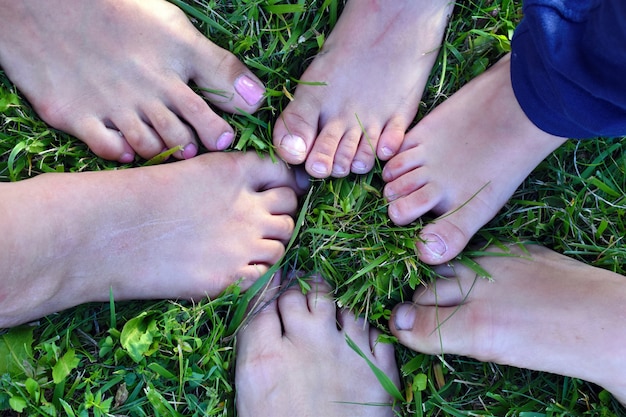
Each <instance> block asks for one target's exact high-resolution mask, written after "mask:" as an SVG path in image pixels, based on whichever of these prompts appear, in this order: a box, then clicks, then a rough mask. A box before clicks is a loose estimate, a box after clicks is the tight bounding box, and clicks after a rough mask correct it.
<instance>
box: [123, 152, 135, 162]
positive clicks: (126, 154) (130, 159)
mask: <svg viewBox="0 0 626 417" xmlns="http://www.w3.org/2000/svg"><path fill="white" fill-rule="evenodd" d="M134 159H135V156H134V155H133V154H132V153H129V152H124V153H123V154H122V156H120V159H119V161H120V162H121V163H122V164H128V163H130V162H133V160H134Z"/></svg>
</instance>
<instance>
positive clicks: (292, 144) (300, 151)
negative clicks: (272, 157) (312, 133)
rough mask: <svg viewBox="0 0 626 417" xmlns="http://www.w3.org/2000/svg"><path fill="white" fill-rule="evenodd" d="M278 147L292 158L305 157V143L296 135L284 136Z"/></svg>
mask: <svg viewBox="0 0 626 417" xmlns="http://www.w3.org/2000/svg"><path fill="white" fill-rule="evenodd" d="M280 147H281V148H282V149H283V150H285V151H287V152H289V153H290V154H291V155H293V156H300V157H304V156H306V143H304V139H302V138H301V137H300V136H296V135H285V136H283V139H282V140H281V141H280Z"/></svg>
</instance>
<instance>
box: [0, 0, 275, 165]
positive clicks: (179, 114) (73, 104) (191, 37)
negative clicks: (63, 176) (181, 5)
mask: <svg viewBox="0 0 626 417" xmlns="http://www.w3.org/2000/svg"><path fill="white" fill-rule="evenodd" d="M0 21H2V27H3V35H2V37H1V39H0V65H1V66H2V68H3V69H4V71H5V72H6V74H7V76H8V77H9V78H10V79H11V81H12V82H14V83H15V85H16V86H17V87H18V88H19V89H20V91H21V92H22V93H23V94H24V95H25V96H26V97H27V99H28V100H29V101H30V103H31V104H32V106H33V107H34V109H35V110H36V111H37V113H38V114H39V115H40V116H41V117H42V118H43V119H44V120H45V121H46V122H47V123H48V124H50V125H51V126H53V127H55V128H57V129H60V130H63V131H65V132H67V133H69V134H71V135H74V136H76V137H77V138H79V139H81V140H82V141H84V142H85V143H86V144H87V145H88V146H89V147H90V148H91V150H92V151H93V152H94V153H96V154H97V155H99V156H101V157H103V158H106V159H111V160H116V161H120V162H130V161H132V160H133V158H134V157H135V155H136V154H138V155H139V156H141V157H143V158H151V157H153V156H155V155H157V154H158V153H160V152H162V151H163V150H164V149H167V148H173V147H176V146H181V147H182V149H183V150H182V151H178V152H177V153H176V154H175V156H176V157H178V158H190V157H193V156H195V155H196V153H197V151H198V147H199V143H200V142H201V143H202V144H203V145H204V146H206V148H208V149H209V150H223V149H226V148H227V147H228V146H229V145H230V144H231V142H232V140H233V138H234V131H233V129H232V127H231V126H229V125H228V123H226V121H225V120H223V119H222V118H221V117H219V116H218V115H216V114H215V113H214V111H213V110H212V109H211V108H210V107H209V104H208V103H207V102H206V101H205V100H204V99H203V98H202V97H201V96H199V95H198V94H196V93H195V92H194V91H193V90H192V89H191V88H190V87H189V86H188V82H190V81H193V82H194V83H195V84H196V85H197V86H198V87H200V88H203V89H208V90H211V91H212V92H213V93H208V92H205V93H203V95H204V98H205V99H207V100H208V101H209V102H210V103H211V104H212V105H214V106H215V107H217V108H219V109H222V110H224V111H227V112H231V113H233V112H238V111H239V110H238V109H241V111H244V112H248V113H252V112H254V111H255V110H256V109H257V108H258V107H259V105H260V103H261V101H262V98H263V94H264V88H263V85H262V83H261V82H260V81H259V80H258V79H257V78H256V77H255V76H254V75H253V74H252V73H251V72H250V71H249V70H248V68H246V67H245V66H244V65H243V64H242V63H241V62H240V61H239V60H237V59H236V58H235V56H234V55H232V54H231V53H230V52H228V51H225V50H223V49H221V48H219V47H218V46H216V45H215V44H213V43H211V42H210V41H209V40H207V39H206V38H205V37H204V36H203V35H202V34H201V33H199V32H198V31H197V30H196V29H195V28H194V26H193V25H192V24H191V22H190V21H189V20H188V19H187V17H186V16H185V15H184V13H183V12H182V11H181V10H180V9H178V8H177V7H175V6H173V5H172V4H170V3H167V2H165V1H162V0H124V1H115V0H96V1H91V2H88V3H87V2H83V1H80V0H50V1H46V2H43V3H42V2H39V1H37V0H24V1H17V2H16V1H11V0H0Z"/></svg>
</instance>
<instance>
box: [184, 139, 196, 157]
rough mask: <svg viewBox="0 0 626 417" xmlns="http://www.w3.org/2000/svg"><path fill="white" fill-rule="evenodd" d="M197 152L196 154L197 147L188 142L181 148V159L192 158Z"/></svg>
mask: <svg viewBox="0 0 626 417" xmlns="http://www.w3.org/2000/svg"><path fill="white" fill-rule="evenodd" d="M197 154H198V147H197V146H196V145H195V144H193V143H190V144H188V145H187V146H185V147H184V148H183V159H189V158H193V157H194V156H196V155H197Z"/></svg>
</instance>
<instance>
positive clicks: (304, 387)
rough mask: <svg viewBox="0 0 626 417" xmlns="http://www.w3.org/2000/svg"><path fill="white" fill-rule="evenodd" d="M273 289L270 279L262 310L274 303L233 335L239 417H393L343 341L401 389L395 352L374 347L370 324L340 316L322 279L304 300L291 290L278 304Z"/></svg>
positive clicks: (371, 376) (368, 371)
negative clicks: (355, 347) (349, 342)
mask: <svg viewBox="0 0 626 417" xmlns="http://www.w3.org/2000/svg"><path fill="white" fill-rule="evenodd" d="M278 285H279V283H278V280H277V279H275V280H274V282H273V283H272V288H270V289H269V290H268V291H267V292H266V294H265V295H264V296H263V302H262V303H261V304H263V303H264V302H267V301H268V300H271V301H270V302H269V304H268V305H267V306H266V307H265V308H264V309H262V310H261V311H259V312H258V313H257V315H256V317H254V319H253V320H252V321H251V323H250V324H249V325H248V326H247V327H246V328H245V329H244V330H243V331H242V332H241V333H240V334H239V336H238V337H237V369H236V374H235V383H236V387H237V414H238V415H239V416H241V417H247V416H254V417H292V416H324V417H333V416H363V417H365V416H389V417H391V416H393V415H394V412H393V409H392V406H391V397H390V395H389V394H388V393H387V392H386V391H385V389H384V388H383V387H382V385H381V384H380V382H379V381H378V380H377V379H376V377H375V376H374V373H373V372H372V370H371V369H370V368H369V366H368V365H367V363H366V362H365V360H364V359H363V358H361V357H360V356H358V355H357V353H356V352H355V351H354V350H353V349H352V348H351V347H350V346H349V345H348V344H347V343H346V335H347V336H349V337H350V338H351V339H352V340H353V341H354V342H355V343H356V345H357V346H358V347H359V349H360V350H361V351H362V352H363V353H364V354H365V355H367V357H368V358H369V360H370V361H372V362H373V363H374V364H375V365H376V366H377V367H378V368H379V369H381V370H382V371H383V372H385V373H386V374H387V376H389V377H390V378H391V379H392V380H393V381H394V382H395V383H396V385H399V376H398V369H397V365H396V362H395V357H394V350H393V347H392V346H391V345H386V344H379V343H376V338H377V337H378V332H377V331H375V330H373V329H371V328H370V327H369V326H368V324H367V322H365V321H363V320H362V319H355V317H354V315H352V314H351V313H349V312H347V311H338V310H337V307H336V305H335V302H334V301H333V299H332V297H331V295H330V294H329V293H330V288H329V287H328V285H327V284H326V283H325V282H324V281H323V280H322V279H317V280H315V281H314V282H312V287H313V289H312V290H311V291H309V293H308V294H307V295H303V294H302V292H301V290H300V288H299V287H298V286H295V287H291V288H289V289H287V290H286V291H285V292H284V293H282V294H281V295H280V297H278V300H276V299H275V296H276V294H277V291H278ZM338 325H339V327H340V328H338V327H337V326H338Z"/></svg>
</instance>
